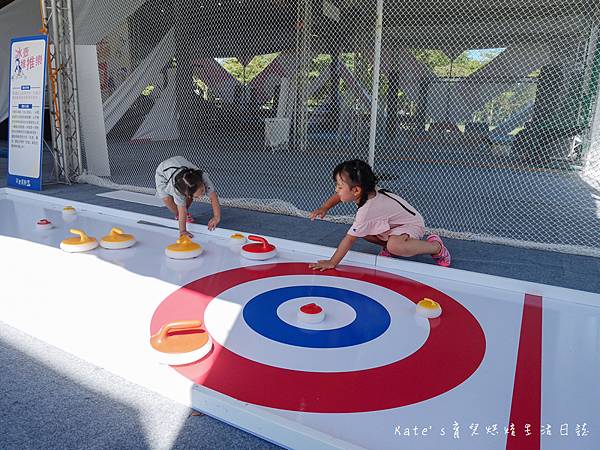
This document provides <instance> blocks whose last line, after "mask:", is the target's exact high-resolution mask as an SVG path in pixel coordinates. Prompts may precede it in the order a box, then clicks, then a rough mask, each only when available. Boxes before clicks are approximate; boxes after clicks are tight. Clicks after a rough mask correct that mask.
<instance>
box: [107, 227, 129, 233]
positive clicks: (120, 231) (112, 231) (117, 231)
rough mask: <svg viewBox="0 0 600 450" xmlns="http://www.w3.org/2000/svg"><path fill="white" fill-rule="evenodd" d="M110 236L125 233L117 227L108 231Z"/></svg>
mask: <svg viewBox="0 0 600 450" xmlns="http://www.w3.org/2000/svg"><path fill="white" fill-rule="evenodd" d="M110 234H112V235H115V234H125V232H124V231H123V230H122V229H120V228H117V227H114V228H111V230H110Z"/></svg>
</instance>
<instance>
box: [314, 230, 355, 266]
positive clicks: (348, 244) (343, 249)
mask: <svg viewBox="0 0 600 450" xmlns="http://www.w3.org/2000/svg"><path fill="white" fill-rule="evenodd" d="M356 239H357V237H356V236H352V235H350V234H347V235H346V236H344V239H342V242H340V245H338V248H337V249H336V251H335V253H334V254H333V256H332V257H331V258H330V259H322V260H319V261H317V262H316V263H313V264H309V266H308V267H310V268H311V269H315V270H320V271H321V272H322V271H323V270H327V269H333V268H335V266H337V265H338V264H339V263H340V261H341V260H342V259H343V258H344V256H346V254H347V253H348V251H349V250H350V249H351V248H352V244H354V241H356Z"/></svg>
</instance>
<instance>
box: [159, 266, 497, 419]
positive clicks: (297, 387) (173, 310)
mask: <svg viewBox="0 0 600 450" xmlns="http://www.w3.org/2000/svg"><path fill="white" fill-rule="evenodd" d="M285 275H309V276H334V277H341V278H349V279H354V280H359V281H363V282H367V283H372V284H375V285H378V286H382V287H384V288H387V289H390V290H393V291H396V292H397V293H399V294H401V295H403V296H404V297H406V298H408V299H410V300H411V301H413V302H414V303H415V304H416V303H417V302H418V301H419V300H421V299H423V297H429V298H433V299H435V300H436V301H437V302H438V303H439V304H440V305H441V306H442V309H443V311H444V313H443V315H442V316H441V317H439V318H437V319H431V320H430V332H429V336H428V338H427V340H426V341H425V343H424V344H423V345H422V346H421V348H419V349H418V350H417V351H416V352H414V353H412V354H411V355H409V356H407V357H405V358H402V359H400V360H398V361H396V362H393V363H391V364H388V365H385V366H381V367H376V368H372V369H364V370H356V371H352V372H306V371H297V370H290V369H283V368H280V367H273V366H269V365H266V364H262V363H258V362H256V361H252V360H250V359H247V358H244V357H242V356H240V355H238V354H236V353H233V352H232V351H230V350H228V349H227V348H226V347H223V346H222V345H220V344H219V343H218V342H216V341H215V340H213V345H214V348H213V350H212V352H211V353H210V354H209V355H208V356H206V357H205V358H204V359H203V360H201V361H199V362H197V363H194V364H189V365H186V366H178V367H174V369H175V370H177V371H178V372H180V373H181V374H182V375H184V376H185V377H187V378H189V379H190V380H192V381H194V382H195V383H197V384H201V385H203V386H206V387H207V388H210V389H213V390H215V391H218V392H221V393H223V394H225V395H228V396H230V397H233V398H236V399H238V400H240V401H243V402H248V403H253V404H256V405H261V406H267V407H270V408H279V409H286V410H292V411H303V412H322V413H350V412H367V411H378V410H383V409H389V408H397V407H401V406H406V405H411V404H413V403H418V402H422V401H424V400H427V399H430V398H433V397H436V396H438V395H441V394H443V393H445V392H448V391H449V390H451V389H453V388H455V387H456V386H458V385H460V384H461V383H462V382H463V381H465V380H466V379H467V378H469V377H470V376H471V375H472V374H473V373H474V372H475V370H476V369H477V368H478V367H479V365H480V364H481V361H482V360H483V357H484V355H485V347H486V342H485V335H484V333H483V330H482V328H481V326H480V325H479V322H478V321H477V319H475V317H474V316H473V315H472V314H471V313H470V312H469V311H468V310H467V309H466V308H465V307H464V306H462V305H461V304H460V303H458V302H457V301H456V300H454V299H453V298H451V297H450V296H448V295H446V294H444V293H443V292H440V291H438V290H437V289H434V288H432V287H430V286H427V285H425V284H422V283H419V282H418V281H414V280H411V279H409V278H404V277H401V276H399V275H394V274H391V273H387V272H382V271H380V270H375V269H366V268H360V267H353V266H338V268H337V269H335V270H330V271H326V272H317V271H314V270H312V269H309V268H308V263H278V264H264V265H258V266H250V267H241V268H237V269H231V270H226V271H224V272H219V273H216V274H213V275H209V276H206V277H204V278H200V279H199V280H196V281H193V282H192V283H189V284H187V285H186V286H183V287H182V288H180V289H178V290H177V291H175V292H173V293H172V294H171V295H169V296H168V297H167V298H166V299H165V300H164V301H163V302H162V303H161V304H160V305H159V306H158V308H157V310H156V312H155V313H154V316H153V317H152V322H151V324H150V333H151V335H152V334H154V333H156V332H157V331H158V330H159V329H160V327H161V326H162V325H163V324H165V323H167V322H170V321H174V320H188V319H199V320H204V310H205V309H206V306H207V305H208V303H210V301H211V300H212V299H213V298H215V297H216V296H218V295H219V294H220V293H221V292H223V291H225V290H227V289H230V288H232V287H234V286H237V285H239V284H242V283H247V282H249V281H253V280H258V279H264V278H270V277H275V276H285ZM208 331H209V332H210V330H208ZM308 351H310V350H307V352H308Z"/></svg>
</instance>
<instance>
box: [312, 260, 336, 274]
mask: <svg viewBox="0 0 600 450" xmlns="http://www.w3.org/2000/svg"><path fill="white" fill-rule="evenodd" d="M308 267H309V268H310V269H313V270H320V271H321V272H323V271H324V270H329V269H335V264H334V263H332V262H331V260H330V259H321V260H319V261H317V262H316V263H312V264H309V265H308Z"/></svg>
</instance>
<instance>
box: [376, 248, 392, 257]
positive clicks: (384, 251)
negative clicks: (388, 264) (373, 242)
mask: <svg viewBox="0 0 600 450" xmlns="http://www.w3.org/2000/svg"><path fill="white" fill-rule="evenodd" d="M377 256H385V257H387V258H391V257H392V254H391V253H390V252H388V249H387V248H385V247H384V248H383V250H381V251H380V252H379V254H378V255H377Z"/></svg>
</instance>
